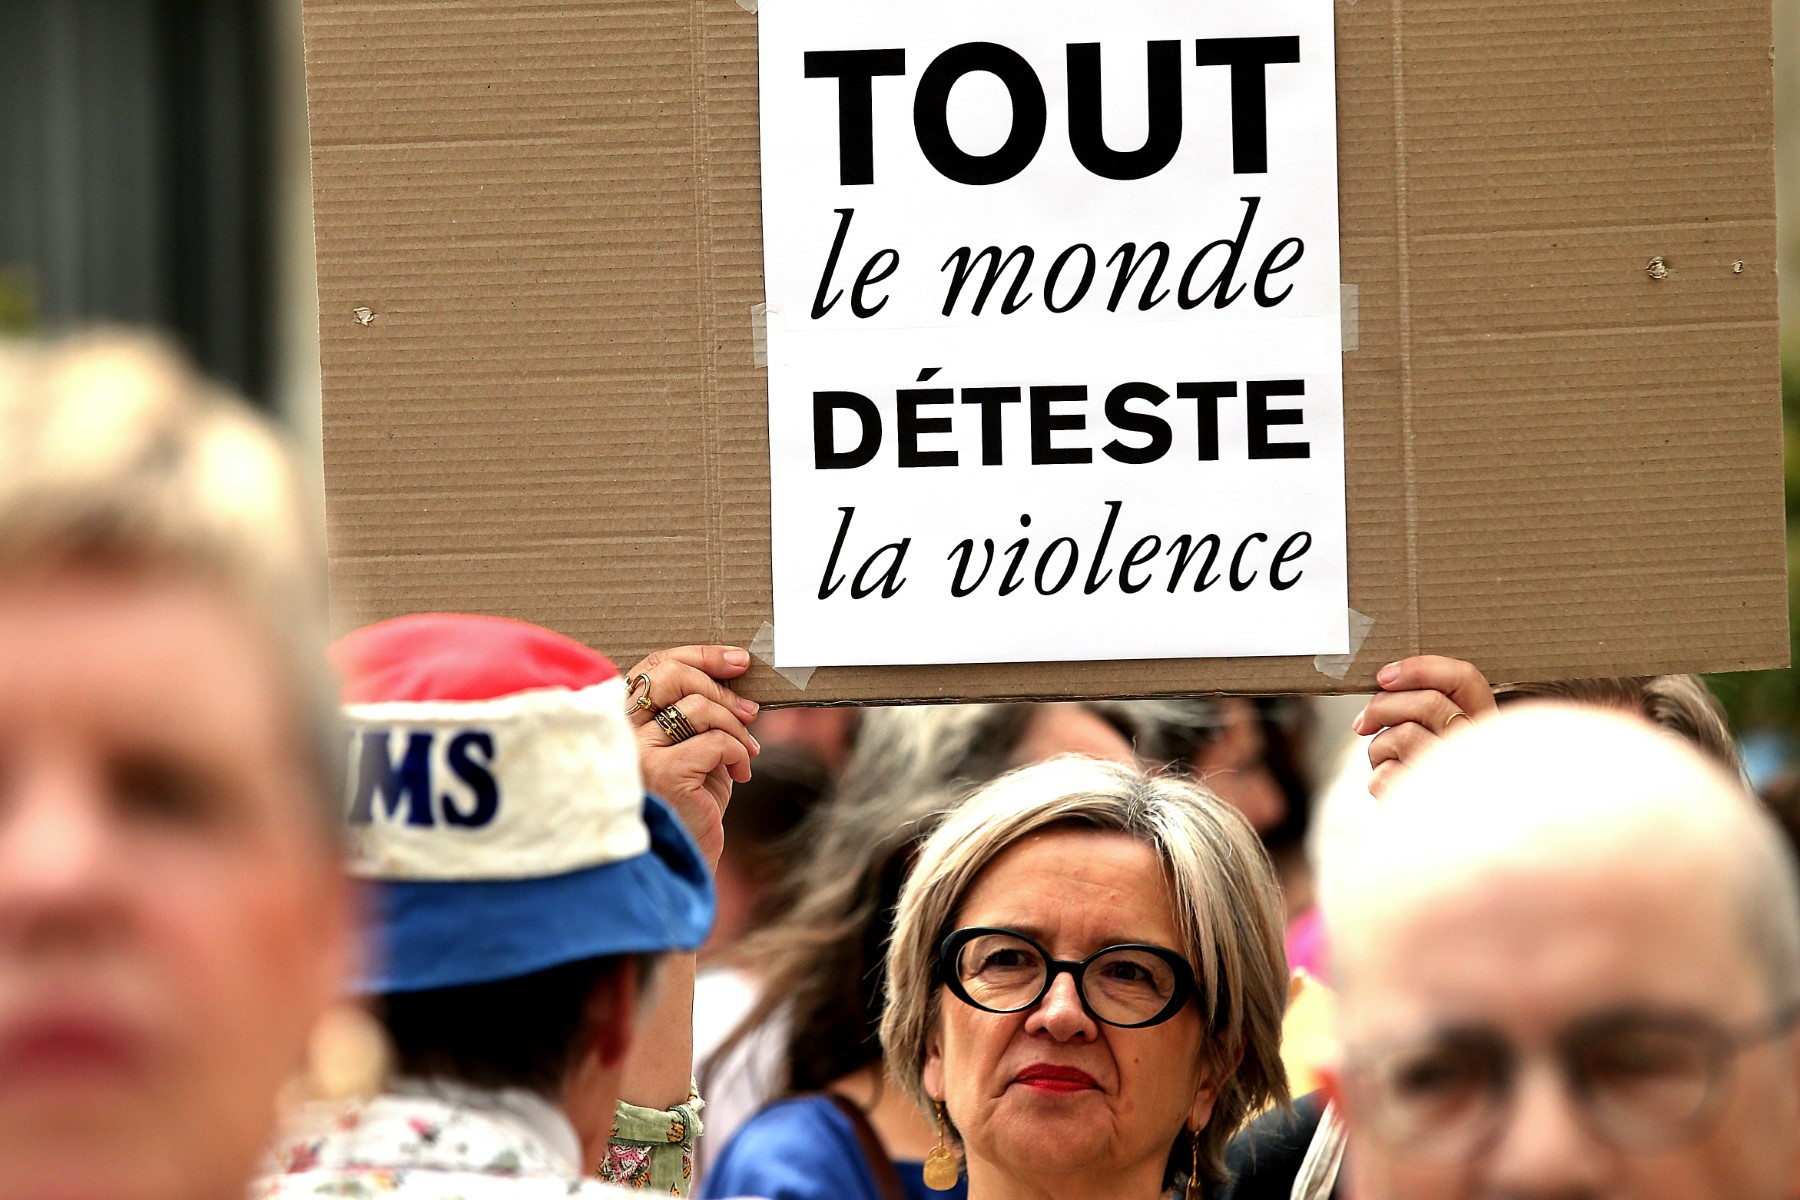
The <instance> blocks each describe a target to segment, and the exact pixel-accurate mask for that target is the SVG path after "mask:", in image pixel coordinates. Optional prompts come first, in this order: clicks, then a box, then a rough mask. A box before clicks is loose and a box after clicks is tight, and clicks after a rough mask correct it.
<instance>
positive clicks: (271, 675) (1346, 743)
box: [0, 335, 1800, 1200]
mask: <svg viewBox="0 0 1800 1200" xmlns="http://www.w3.org/2000/svg"><path fill="white" fill-rule="evenodd" d="M0 468H3V469H0V1200H23V1198H32V1200H51V1198H55V1200H75V1198H88V1197H94V1198H109V1200H110V1198H121V1200H123V1198H132V1200H139V1198H141V1200H225V1198H227V1197H233V1198H235V1197H242V1196H246V1195H248V1196H255V1197H264V1198H276V1197H279V1198H281V1200H298V1198H301V1197H377V1196H382V1195H389V1194H392V1195H395V1196H397V1197H401V1198H403V1200H406V1198H415V1197H416V1198H431V1200H484V1198H492V1200H507V1198H512V1197H539V1196H542V1197H552V1196H556V1197H562V1196H588V1195H591V1196H595V1197H599V1196H607V1195H618V1194H620V1193H621V1192H631V1191H654V1192H657V1193H659V1194H660V1193H667V1194H670V1195H676V1196H686V1195H694V1196H701V1197H721V1198H724V1197H737V1196H746V1197H767V1198H769V1200H815V1198H816V1200H838V1198H847V1200H925V1198H926V1197H928V1196H930V1195H931V1194H933V1193H947V1194H949V1195H950V1196H951V1197H953V1198H955V1197H972V1198H973V1200H1026V1198H1037V1200H1087V1198H1090V1197H1091V1198H1096V1200H1097V1198H1099V1197H1118V1198H1122V1200H1154V1198H1157V1197H1164V1196H1175V1197H1181V1198H1182V1200H1201V1198H1217V1197H1235V1198H1236V1200H1254V1198H1261V1197H1296V1198H1311V1200H1319V1198H1322V1197H1328V1196H1338V1197H1347V1198H1350V1200H1478V1198H1496V1200H1509V1198H1521V1200H1529V1198H1539V1200H1585V1198H1589V1197H1591V1198H1594V1200H1599V1198H1602V1197H1616V1198H1624V1200H1662V1198H1668V1200H1675V1198H1681V1200H1710V1198H1716V1200H1800V1028H1797V1027H1800V883H1797V880H1796V862H1795V844H1796V832H1797V830H1800V819H1797V817H1796V814H1797V812H1800V787H1796V786H1795V785H1794V784H1793V783H1792V782H1791V781H1780V780H1778V781H1776V783H1775V784H1773V785H1771V787H1770V789H1769V794H1767V795H1765V796H1760V797H1759V796H1756V795H1754V794H1753V793H1752V792H1751V791H1750V790H1749V789H1748V787H1747V785H1746V783H1745V782H1744V773H1743V771H1742V768H1741V765H1740V763H1739V758H1738V751H1737V747H1736V744H1735V742H1734V739H1733V736H1732V732H1731V730H1730V729H1729V728H1728V727H1727V724H1726V721H1725V719H1724V717H1723V714H1722V711H1721V709H1720V708H1719V706H1718V704H1717V703H1716V702H1715V701H1714V699H1713V697H1712V696H1711V695H1710V693H1709V692H1708V691H1707V689H1706V686H1705V684H1704V683H1703V682H1701V681H1700V680H1698V679H1697V678H1695V677H1691V676H1653V677H1645V678H1627V679H1600V680H1573V681H1556V682H1548V683H1534V684H1513V685H1508V686H1503V687H1498V688H1496V687H1494V686H1491V685H1490V683H1489V681H1488V680H1487V679H1486V678H1484V677H1483V675H1482V674H1481V671H1480V669H1479V664H1471V663H1467V662H1463V661H1459V660H1457V659H1454V658H1450V657H1440V656H1420V657H1417V658H1409V659H1406V660H1403V661H1401V662H1398V663H1394V664H1389V665H1388V666H1386V667H1384V668H1382V670H1381V671H1380V672H1379V673H1378V676H1377V680H1378V682H1379V684H1380V691H1378V692H1377V693H1375V694H1374V695H1373V696H1371V697H1369V698H1368V699H1367V702H1366V703H1365V704H1364V706H1363V707H1362V709H1361V711H1360V712H1358V713H1356V715H1355V716H1354V717H1353V718H1352V719H1351V720H1349V721H1348V722H1347V727H1345V728H1339V727H1337V726H1339V725H1341V724H1345V723H1344V722H1342V720H1341V719H1340V718H1338V717H1335V716H1330V715H1328V712H1327V710H1326V709H1323V708H1321V707H1319V706H1317V705H1316V704H1315V703H1314V702H1312V701H1309V700H1306V699H1303V698H1294V697H1261V698H1249V697H1231V696H1214V697H1198V698H1185V699H1147V700H1092V701H1084V702H1068V703H1043V704H989V705H958V706H920V707H905V708H901V707H890V708H881V707H872V708H860V709H853V708H806V709H786V710H780V711H767V712H764V711H761V710H760V709H759V707H758V705H757V704H756V703H755V702H754V700H752V699H751V698H749V697H746V696H745V695H743V694H741V692H740V691H739V690H738V689H737V688H736V687H735V686H734V681H736V680H738V679H739V677H741V676H742V675H743V674H744V673H745V672H746V671H747V670H749V668H750V665H751V659H750V655H749V654H748V653H747V652H746V651H745V650H743V649H741V648H738V647H733V646H719V645H699V644H696V645H691V646H681V647H672V648H670V649H668V650H665V651H661V652H659V653H656V654H653V655H651V656H650V657H648V658H646V659H645V660H643V661H642V662H639V663H635V664H632V665H630V666H628V667H623V668H621V667H620V666H618V665H615V664H613V663H611V662H609V661H608V660H607V659H606V658H604V657H603V656H602V655H600V654H598V653H596V652H594V651H593V650H591V649H589V648H587V647H584V646H581V645H578V644H576V643H574V642H572V641H570V640H568V639H566V638H563V637H561V636H560V635H558V634H555V633H554V632H552V631H550V630H546V629H542V628H539V627H536V626H533V625H529V624H526V623H523V622H520V621H515V620H509V619H505V618H501V617H495V616H475V615H458V614H444V613H427V614H415V615H411V616H404V617H398V618H395V619H393V620H389V621H384V622H381V623H379V624H376V625H372V626H368V627H366V628H363V629H358V630H355V631H352V632H350V633H348V634H346V635H344V636H342V637H340V638H338V639H337V640H336V641H335V642H333V643H331V644H330V645H329V646H327V643H326V635H325V629H326V624H325V586H324V567H323V549H322V537H321V530H319V529H318V528H317V527H316V524H317V523H316V521H315V520H314V519H313V518H312V517H311V515H310V512H309V509H308V507H307V505H306V504H305V503H304V501H303V499H302V494H301V490H300V489H299V488H298V487H297V486H296V482H295V479H294V474H293V469H292V466H291V464H290V462H289V460H288V459H287V457H286V455H285V453H284V451H283V449H282V447H281V446H280V444H279V442H278V440H277V439H276V438H275V437H274V436H273V435H272V434H271V432H270V431H268V430H267V429H265V428H264V427H263V426H262V425H261V423H260V422H259V421H258V419H256V418H254V417H252V416H251V415H249V413H248V412H247V411H246V410H245V409H243V408H242V407H241V406H240V405H239V404H238V403H237V402H236V401H235V400H234V399H233V398H232V397H230V396H229V395H225V394H222V393H221V392H219V391H218V390H216V389H215V388H213V387H211V386H209V385H208V384H206V383H205V382H204V381H202V380H200V379H199V378H197V377H196V376H195V375H194V374H193V373H192V372H191V371H190V370H189V369H188V368H187V367H186V366H185V365H184V364H183V363H182V362H181V361H180V360H179V359H177V358H175V357H174V356H172V355H171V354H169V353H168V352H167V351H166V350H165V349H163V348H161V347H160V346H158V345H156V344H154V343H151V342H147V341H143V340H139V339H136V338H131V337H125V336H116V335H107V336H99V335H96V336H88V337H84V338H79V339H75V340H70V341H64V342H61V343H56V344H50V345H43V346H26V345H10V346H7V345H0ZM395 569H405V564H396V565H395Z"/></svg>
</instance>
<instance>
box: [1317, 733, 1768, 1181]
mask: <svg viewBox="0 0 1800 1200" xmlns="http://www.w3.org/2000/svg"><path fill="white" fill-rule="evenodd" d="M1344 850H1345V852H1344V853H1342V854H1340V855H1337V856H1335V857H1334V858H1333V859H1332V860H1330V861H1328V862H1327V864H1326V867H1325V875H1324V877H1323V880H1322V885H1323V890H1324V897H1325V908H1326V920H1327V923H1328V925H1329V927H1330V929H1331V933H1332V938H1333V947H1334V954H1335V958H1334V962H1335V967H1336V972H1337V978H1338V982H1339V986H1340V989H1341V991H1340V1005H1339V1027H1340V1031H1341V1035H1342V1040H1343V1061H1342V1065H1341V1067H1340V1069H1339V1070H1338V1072H1337V1075H1336V1080H1335V1082H1334V1083H1333V1085H1332V1089H1331V1090H1332V1091H1333V1092H1334V1094H1335V1102H1336V1104H1338V1105H1339V1106H1340V1108H1341V1111H1342V1114H1343V1116H1344V1119H1345V1123H1346V1126H1347V1128H1348V1130H1349V1145H1348V1149H1347V1157H1346V1159H1345V1168H1344V1169H1345V1172H1346V1174H1347V1176H1348V1178H1349V1180H1350V1182H1351V1184H1352V1189H1351V1190H1352V1194H1353V1195H1355V1196H1356V1197H1357V1198H1358V1200H1465V1198H1467V1200H1474V1198H1488V1197H1495V1198H1520V1200H1524V1198H1542V1200H1588V1198H1590V1197H1592V1198H1595V1200H1599V1198H1602V1197H1607V1198H1617V1200H1665V1198H1666V1200H1677V1198H1679V1200H1792V1197H1793V1196H1795V1195H1796V1194H1797V1191H1800V1036H1797V1035H1796V1032H1795V1024H1796V1018H1797V1017H1800V1007H1797V1005H1800V886H1797V884H1796V880H1795V868H1794V863H1793V861H1792V859H1791V857H1790V856H1789V855H1788V853H1787V851H1786V848H1785V846H1784V845H1783V843H1782V841H1781V836H1780V834H1779V832H1778V831H1777V830H1776V829H1775V827H1774V825H1773V823H1772V822H1771V820H1770V818H1769V817H1768V815H1767V814H1766V813H1765V812H1763V811H1762V810H1761V809H1760V808H1759V807H1758V805H1757V804H1756V803H1755V802H1754V801H1753V800H1752V799H1751V798H1750V797H1749V796H1748V795H1747V794H1746V793H1745V792H1744V791H1743V789H1742V787H1741V785H1740V784H1739V782H1738V781H1737V780H1736V779H1734V778H1732V777H1730V776H1728V775H1726V774H1725V773H1724V772H1723V771H1721V770H1720V769H1719V767H1718V766H1717V765H1716V764H1714V763H1712V762H1709V761H1707V760H1706V759H1705V758H1703V757H1702V756H1701V755H1700V754H1698V753H1696V752H1695V750H1694V749H1693V748H1692V747H1691V746H1690V745H1687V744H1684V742H1682V741H1681V740H1678V739H1676V738H1673V737H1670V736H1667V735H1666V734H1664V733H1660V732H1657V731H1656V730H1654V729H1652V728H1650V727H1649V726H1647V725H1646V724H1645V723H1644V722H1642V721H1640V720H1633V719H1629V718H1626V717H1624V716H1622V715H1617V714H1610V713H1604V712H1597V711H1594V710H1591V709H1585V710H1584V709H1574V708H1562V707H1555V706H1548V705H1534V706H1530V707H1521V708H1520V709H1518V710H1517V711H1513V712H1507V713H1503V714H1501V715H1499V716H1497V717H1494V718H1493V719H1492V720H1490V721H1486V722H1483V723H1481V724H1479V725H1475V726H1473V727H1472V728H1470V729H1468V730H1466V731H1459V732H1458V733H1457V734H1456V735H1455V736H1453V737H1450V738H1447V739H1445V740H1444V742H1443V744H1442V746H1441V747H1439V748H1436V749H1435V750H1433V751H1432V752H1430V753H1428V754H1426V755H1425V756H1424V757H1423V759H1422V760H1421V761H1420V762H1418V763H1417V764H1416V765H1413V766H1411V767H1410V769H1409V770H1408V771H1407V772H1406V773H1405V774H1403V775H1401V776H1400V777H1399V778H1398V779H1397V780H1395V781H1394V783H1393V786H1392V787H1391V788H1390V789H1388V795H1387V798H1386V800H1385V802H1384V803H1383V804H1382V805H1381V806H1380V807H1379V809H1378V810H1377V811H1376V812H1375V813H1374V814H1373V815H1372V816H1371V818H1370V819H1369V821H1368V822H1367V823H1366V824H1365V825H1364V826H1363V828H1362V830H1361V832H1360V836H1359V837H1358V838H1357V840H1356V844H1355V845H1354V846H1351V847H1345V848H1344ZM1296 1194H1299V1193H1296Z"/></svg>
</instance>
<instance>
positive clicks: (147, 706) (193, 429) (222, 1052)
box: [0, 335, 352, 1200]
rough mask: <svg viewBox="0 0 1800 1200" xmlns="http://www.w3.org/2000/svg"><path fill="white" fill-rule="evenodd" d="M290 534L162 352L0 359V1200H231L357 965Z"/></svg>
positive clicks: (322, 711)
mask: <svg viewBox="0 0 1800 1200" xmlns="http://www.w3.org/2000/svg"><path fill="white" fill-rule="evenodd" d="M303 511H304V510H303V509H302V508H301V506H300V504H299V502H298V500H297V498H296V491H295V486H294V481H293V477H292V474H291V469H290V466H289V463H288V461H287V459H286V457H285V456H284V454H283V452H282V450H281V448H280V447H279V446H278V444H277V443H276V442H275V440H274V439H273V438H272V436H271V434H270V433H269V432H268V430H266V429H265V428H264V427H263V426H262V425H261V423H260V422H258V421H257V420H255V419H254V418H253V417H251V416H250V415H249V414H248V412H247V411H246V410H245V409H243V408H242V407H241V406H240V405H239V404H238V403H237V402H236V401H235V400H233V399H231V398H230V397H228V396H225V395H223V394H221V393H218V392H216V391H214V390H213V389H212V388H211V387H209V386H208V385H206V384H204V383H202V382H201V381H200V380H198V379H197V378H195V377H194V376H193V375H192V374H191V373H190V372H189V371H188V370H187V369H186V368H185V366H183V365H182V364H181V363H180V362H179V361H178V360H177V359H176V358H175V357H174V356H172V355H171V354H169V353H168V352H166V351H165V350H163V349H161V348H160V347H158V346H156V345H155V344H153V343H150V342H147V341H141V340H134V339H126V338H121V337H118V336H97V335H96V336H89V337H85V338H81V339H78V340H71V341H67V342H63V343H60V344H57V345H53V346H48V347H44V348H39V349H31V348H24V347H19V346H0V1197H5V1198H6V1200H24V1198H50V1197H55V1198H57V1200H75V1198H90V1197H91V1198H95V1200H100V1198H105V1200H127V1198H130V1200H238V1197H241V1196H242V1194H243V1190H244V1186H245V1184H246V1182H247V1181H248V1180H249V1178H250V1176H251V1173H252V1171H253V1170H254V1168H255V1164H256V1162H257V1159H258V1157H259V1156H260V1155H261V1154H262V1153H263V1151H264V1148H265V1146H266V1144H267V1141H268V1138H269V1136H270V1133H271V1130H272V1127H273V1125H274V1122H275V1118H276V1096H277V1092H278V1091H279V1090H280V1089H281V1088H282V1086H283V1085H284V1084H285V1083H286V1082H287V1081H288V1080H289V1079H290V1078H291V1077H293V1076H295V1075H297V1074H299V1073H300V1072H301V1070H302V1067H303V1065H304V1062H305V1059H306V1046H307V1042H308V1040H309V1035H310V1034H311V1031H312V1030H313V1029H314V1027H315V1024H316V1023H318V1022H319V1021H320V1018H321V1017H322V1015H323V1014H324V1013H325V1012H326V1010H327V1007H328V1005H329V1004H330V1003H331V1002H332V1001H333V1000H334V998H335V997H336V995H337V993H338V991H339V988H340V986H341V984H342V982H343V980H344V978H345V977H346V975H347V973H348V971H349V970H350V968H351V957H352V950H351V946H352V938H351V932H350V930H351V921H350V912H349V910H350V907H351V904H350V896H349V890H348V887H347V885H346V884H345V882H344V880H343V876H342V873H341V871H340V869H339V849H338V847H339V842H338V837H337V825H336V820H335V807H336V800H335V797H336V792H337V781H338V779H339V778H340V775H339V768H338V766H337V762H338V759H339V756H340V755H341V747H340V743H339V739H338V734H337V726H336V721H335V711H334V707H333V706H332V704H331V702H330V691H329V689H328V688H326V687H325V686H324V679H325V670H324V658H323V638H322V632H321V631H322V628H323V620H322V610H323V601H324V585H323V580H322V579H321V578H320V573H319V570H318V568H319V565H320V564H321V563H322V561H323V556H322V554H321V553H320V549H319V545H318V541H317V538H316V536H315V534H314V531H312V530H311V529H310V528H309V527H308V523H307V522H306V521H305V520H304V519H303V515H302V514H303Z"/></svg>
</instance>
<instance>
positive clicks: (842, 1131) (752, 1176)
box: [698, 1096, 969, 1200]
mask: <svg viewBox="0 0 1800 1200" xmlns="http://www.w3.org/2000/svg"><path fill="white" fill-rule="evenodd" d="M703 1136H704V1135H703ZM894 1169H895V1171H897V1172H898V1173H899V1175H900V1186H901V1187H902V1188H903V1189H904V1190H905V1192H906V1195H907V1200H968V1195H969V1185H968V1182H967V1181H966V1180H963V1179H958V1180H957V1181H956V1186H955V1187H954V1188H952V1189H950V1190H949V1191H947V1192H934V1191H932V1190H931V1189H930V1188H928V1187H926V1186H925V1164H924V1163H920V1162H896V1163H895V1164H894ZM698 1195H699V1198H700V1200H724V1198H726V1197H731V1196H761V1197H766V1198H767V1200H882V1196H881V1189H880V1188H879V1187H877V1186H876V1183H875V1176H874V1175H873V1174H872V1173H871V1172H870V1171H869V1163H868V1160H867V1159H865V1158H864V1157H863V1152H862V1146H861V1145H860V1144H859V1143H858V1142H857V1140H856V1130H855V1129H853V1128H852V1127H851V1125H850V1118H848V1117H846V1116H845V1115H844V1114H843V1113H841V1112H839V1111H838V1109H837V1106H836V1105H834V1104H833V1103H832V1102H831V1101H829V1100H827V1099H825V1097H823V1096H796V1097H794V1098H793V1099H791V1100H781V1101H778V1102H776V1103H774V1104H771V1105H769V1106H768V1107H767V1108H765V1109H763V1110H762V1111H761V1112H759V1113H757V1114H756V1115H755V1116H754V1117H751V1118H750V1119H749V1120H748V1121H745V1122H744V1123H743V1125H741V1126H739V1127H738V1131H737V1132H736V1133H735V1134H733V1135H732V1137H731V1140H730V1141H729V1142H726V1143H725V1149H723V1150H721V1151H720V1152H719V1157H718V1158H717V1160H715V1161H714V1163H713V1165H712V1168H711V1169H710V1170H708V1171H707V1172H706V1176H705V1178H703V1179H702V1180H701V1181H700V1191H699V1193H698Z"/></svg>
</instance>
